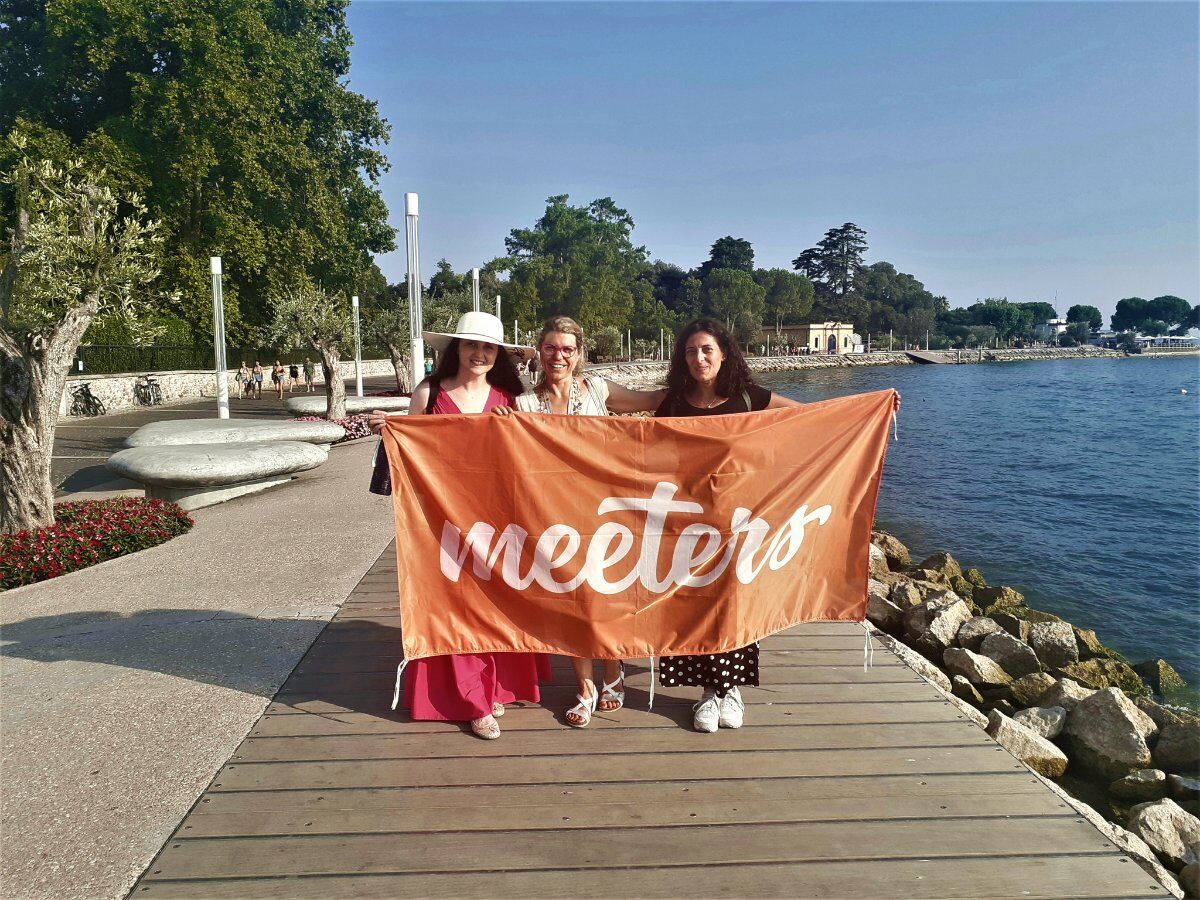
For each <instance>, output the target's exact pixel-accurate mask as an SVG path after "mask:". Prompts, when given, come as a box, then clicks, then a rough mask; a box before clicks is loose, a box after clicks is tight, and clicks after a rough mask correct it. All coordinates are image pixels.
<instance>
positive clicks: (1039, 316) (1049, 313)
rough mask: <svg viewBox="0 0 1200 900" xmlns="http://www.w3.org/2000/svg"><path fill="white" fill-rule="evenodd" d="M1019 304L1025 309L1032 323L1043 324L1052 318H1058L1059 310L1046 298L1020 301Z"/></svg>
mask: <svg viewBox="0 0 1200 900" xmlns="http://www.w3.org/2000/svg"><path fill="white" fill-rule="evenodd" d="M1017 306H1019V307H1020V308H1021V309H1023V310H1025V312H1026V314H1027V318H1028V320H1029V322H1030V323H1031V324H1032V325H1042V324H1044V323H1046V322H1049V321H1050V320H1051V319H1057V318H1058V310H1056V309H1055V308H1054V307H1053V306H1052V305H1051V304H1049V303H1046V302H1045V301H1044V300H1035V301H1032V302H1029V303H1018V304H1017Z"/></svg>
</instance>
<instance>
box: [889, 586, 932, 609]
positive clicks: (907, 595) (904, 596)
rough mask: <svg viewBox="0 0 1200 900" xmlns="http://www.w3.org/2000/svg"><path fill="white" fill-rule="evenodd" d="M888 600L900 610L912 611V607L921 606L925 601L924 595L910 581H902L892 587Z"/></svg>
mask: <svg viewBox="0 0 1200 900" xmlns="http://www.w3.org/2000/svg"><path fill="white" fill-rule="evenodd" d="M889 599H890V600H891V601H892V602H893V603H895V604H896V605H897V606H898V607H900V608H901V609H912V608H913V607H914V606H920V605H921V603H922V602H923V601H924V600H925V595H924V594H922V593H921V589H920V588H918V587H917V586H916V585H915V584H913V583H912V581H910V580H908V579H903V580H901V581H897V582H896V583H895V584H893V585H892V593H891V596H890V597H889Z"/></svg>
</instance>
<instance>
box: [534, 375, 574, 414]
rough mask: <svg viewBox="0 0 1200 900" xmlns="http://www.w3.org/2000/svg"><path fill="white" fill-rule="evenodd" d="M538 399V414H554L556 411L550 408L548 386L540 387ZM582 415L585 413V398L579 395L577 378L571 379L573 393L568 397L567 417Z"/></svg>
mask: <svg viewBox="0 0 1200 900" xmlns="http://www.w3.org/2000/svg"><path fill="white" fill-rule="evenodd" d="M537 398H538V412H541V413H547V414H549V413H553V412H554V410H553V409H551V408H550V392H549V391H548V390H546V385H545V384H544V383H543V384H539V385H538V388H537ZM582 413H583V397H582V396H581V394H580V393H579V382H578V381H577V380H576V379H575V378H572V379H571V392H570V394H569V395H568V396H567V415H568V416H578V415H581V414H582Z"/></svg>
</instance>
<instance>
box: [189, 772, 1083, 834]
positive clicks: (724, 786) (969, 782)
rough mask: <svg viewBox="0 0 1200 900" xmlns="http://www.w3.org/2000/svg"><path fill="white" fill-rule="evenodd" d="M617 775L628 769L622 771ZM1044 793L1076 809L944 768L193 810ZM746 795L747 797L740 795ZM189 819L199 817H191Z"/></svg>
mask: <svg viewBox="0 0 1200 900" xmlns="http://www.w3.org/2000/svg"><path fill="white" fill-rule="evenodd" d="M614 774H616V775H619V774H621V773H620V772H616V773H614ZM1021 793H1037V794H1039V795H1042V796H1045V797H1049V798H1051V799H1053V800H1055V801H1057V804H1058V806H1057V807H1056V812H1063V811H1066V810H1068V807H1067V805H1066V804H1065V803H1063V802H1062V801H1061V800H1060V799H1059V798H1058V797H1056V796H1055V795H1053V794H1051V793H1050V792H1049V791H1047V790H1046V789H1045V787H1044V786H1043V785H1042V783H1041V782H1040V781H1038V780H1037V779H1036V778H1035V777H1033V776H1032V775H1031V774H1030V773H1029V772H1027V771H1024V770H1020V771H1016V770H1012V769H1010V770H1008V771H1003V772H999V773H971V774H963V773H959V772H951V773H944V774H937V775H927V774H918V775H892V774H886V775H860V776H846V777H844V778H837V777H832V778H803V777H792V778H764V779H754V778H722V779H719V780H709V781H697V780H679V781H661V782H641V781H613V782H604V781H599V782H593V783H590V784H582V785H581V784H578V783H570V784H563V783H553V782H551V783H547V784H522V785H521V786H520V788H519V789H517V790H513V789H512V788H511V787H510V786H509V785H487V784H485V785H470V786H467V787H437V786H431V785H416V786H412V787H403V788H344V789H341V790H332V791H331V790H318V789H309V790H305V789H299V790H286V791H282V790H273V789H266V790H257V791H216V792H210V793H208V794H205V796H204V798H203V799H202V800H201V802H200V803H199V804H197V805H196V807H195V811H194V812H193V813H192V815H207V814H210V813H212V814H227V813H242V812H266V811H271V810H308V811H320V810H367V809H424V808H434V807H438V808H446V809H454V808H459V807H479V808H484V809H493V810H494V809H495V808H497V807H512V808H518V807H524V806H546V805H552V804H558V805H561V806H563V807H565V808H567V809H574V808H576V807H578V806H580V805H591V804H608V803H615V804H621V803H640V804H642V805H643V806H647V807H649V806H667V805H674V804H687V803H690V802H694V798H695V797H696V796H702V797H703V799H704V800H706V801H713V802H716V801H721V802H730V803H733V804H734V805H738V806H739V808H740V807H743V806H746V805H752V804H755V803H757V802H759V801H765V800H782V801H787V802H789V803H792V804H793V805H794V806H796V807H797V808H800V807H803V806H804V805H805V804H808V803H813V802H820V801H821V800H823V799H832V800H870V799H872V798H875V797H894V798H903V797H914V798H930V797H935V798H942V800H941V802H942V803H945V802H946V801H945V799H944V798H946V797H962V798H965V799H968V800H969V799H970V798H972V797H982V796H989V795H994V794H1002V795H1010V794H1021ZM739 801H740V802H739ZM187 821H188V822H190V821H191V820H190V819H188V820H187Z"/></svg>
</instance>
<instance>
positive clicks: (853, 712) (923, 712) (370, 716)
mask: <svg viewBox="0 0 1200 900" xmlns="http://www.w3.org/2000/svg"><path fill="white" fill-rule="evenodd" d="M655 706H656V707H657V704H655ZM563 712H564V710H554V709H549V708H547V707H545V706H526V707H509V709H508V711H507V712H506V713H505V715H504V719H503V720H502V721H501V726H502V727H503V729H504V731H505V733H509V732H513V731H537V730H542V729H553V730H561V729H562V727H563V721H562V714H563ZM641 713H642V710H636V709H624V710H616V711H615V712H611V713H606V712H598V713H596V714H595V715H594V716H593V717H592V724H591V725H590V726H589V727H590V728H592V729H599V730H613V729H618V728H630V729H642V728H678V727H680V726H686V727H690V726H691V723H692V710H691V709H690V708H689V707H686V706H670V707H663V708H661V709H658V710H657V713H658V714H656V715H641ZM965 720H966V717H965V716H963V714H962V713H960V712H958V710H957V709H955V708H954V707H953V706H951V705H950V704H949V703H947V702H946V701H944V700H942V701H939V700H930V701H927V702H917V703H904V704H898V703H871V702H863V703H845V704H816V703H808V704H805V703H789V704H784V703H776V704H773V705H771V706H765V705H762V704H760V705H759V706H756V707H755V710H754V713H753V716H752V717H751V718H749V719H748V720H747V723H746V726H745V727H746V728H757V727H758V726H760V725H788V724H794V725H835V724H844V725H862V724H868V723H874V724H883V723H886V722H947V721H948V722H962V721H965ZM459 731H460V729H459V727H458V725H456V724H455V723H453V722H414V721H412V719H410V718H409V717H408V715H407V714H405V715H398V714H397V713H394V712H391V711H390V710H389V711H387V712H386V713H385V712H383V711H381V712H379V713H363V712H347V713H340V714H336V715H332V716H316V715H309V714H306V713H300V714H298V715H270V714H268V715H265V716H263V717H262V718H261V719H259V721H258V722H257V723H256V724H255V726H254V728H253V729H252V730H251V731H250V735H249V736H250V737H252V738H256V737H264V738H270V737H300V736H302V735H312V736H317V735H335V734H341V735H351V734H427V733H431V732H453V733H455V734H457V733H459Z"/></svg>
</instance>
